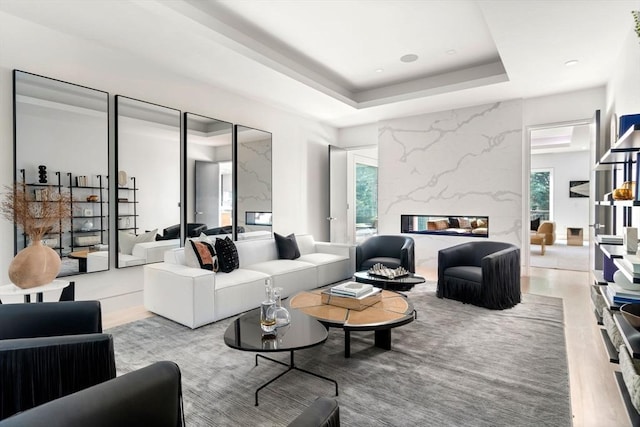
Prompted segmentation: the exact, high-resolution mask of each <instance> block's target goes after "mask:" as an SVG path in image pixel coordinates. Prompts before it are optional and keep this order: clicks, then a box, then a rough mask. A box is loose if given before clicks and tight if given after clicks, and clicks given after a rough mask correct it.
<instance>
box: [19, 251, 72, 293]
mask: <svg viewBox="0 0 640 427" xmlns="http://www.w3.org/2000/svg"><path fill="white" fill-rule="evenodd" d="M60 265H61V261H60V256H58V254H57V253H56V251H54V250H53V249H51V248H50V247H48V246H45V245H43V244H42V242H40V241H37V242H33V243H32V244H31V245H29V246H27V247H26V248H24V249H22V250H21V251H20V252H18V253H17V254H16V256H15V257H14V258H13V260H12V261H11V264H9V279H10V280H11V283H13V284H14V285H16V286H18V287H19V288H22V289H29V288H33V287H35V286H41V285H46V284H48V283H51V282H52V281H53V279H55V278H56V276H57V275H58V273H60Z"/></svg>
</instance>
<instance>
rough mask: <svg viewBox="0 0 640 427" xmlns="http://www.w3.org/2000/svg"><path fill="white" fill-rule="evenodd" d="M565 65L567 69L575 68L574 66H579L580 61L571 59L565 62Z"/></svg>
mask: <svg viewBox="0 0 640 427" xmlns="http://www.w3.org/2000/svg"><path fill="white" fill-rule="evenodd" d="M564 65H565V66H566V67H573V66H574V65H578V60H577V59H570V60H568V61H567V62H565V63H564Z"/></svg>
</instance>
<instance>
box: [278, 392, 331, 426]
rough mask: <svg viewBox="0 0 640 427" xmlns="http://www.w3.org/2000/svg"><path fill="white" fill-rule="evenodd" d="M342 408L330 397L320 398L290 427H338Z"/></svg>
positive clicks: (290, 424)
mask: <svg viewBox="0 0 640 427" xmlns="http://www.w3.org/2000/svg"><path fill="white" fill-rule="evenodd" d="M339 425H340V407H339V406H338V401H337V400H335V399H332V398H330V397H319V398H317V399H316V400H315V401H314V402H313V403H312V404H311V406H309V407H308V408H307V409H305V410H304V412H303V413H301V414H300V415H298V417H297V418H296V419H295V420H293V421H292V422H291V423H289V427H338V426H339Z"/></svg>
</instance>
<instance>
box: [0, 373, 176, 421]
mask: <svg viewBox="0 0 640 427" xmlns="http://www.w3.org/2000/svg"><path fill="white" fill-rule="evenodd" d="M183 425H184V416H183V408H182V388H181V376H180V368H179V367H178V365H176V364H175V363H173V362H166V361H165V362H156V363H154V364H152V365H149V366H147V367H145V368H142V369H138V370H136V371H133V372H129V373H127V374H124V375H121V376H119V377H117V378H114V379H111V380H109V381H106V382H103V383H101V384H98V385H94V386H92V387H89V388H87V389H85V390H82V391H78V392H77V393H73V394H71V395H69V396H65V397H61V398H59V399H56V400H53V401H51V402H48V403H45V404H43V405H40V406H38V407H36V408H33V409H30V410H28V411H25V412H22V413H20V414H17V415H14V416H13V417H10V418H7V419H6V420H4V421H3V422H0V426H1V427H14V426H15V427H18V426H21V427H24V426H31V427H58V426H60V427H62V426H64V427H86V426H92V427H116V426H118V427H120V426H154V427H180V426H183Z"/></svg>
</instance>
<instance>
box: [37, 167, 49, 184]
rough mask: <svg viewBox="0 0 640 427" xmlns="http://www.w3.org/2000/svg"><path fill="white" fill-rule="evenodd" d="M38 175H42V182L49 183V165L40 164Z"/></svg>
mask: <svg viewBox="0 0 640 427" xmlns="http://www.w3.org/2000/svg"><path fill="white" fill-rule="evenodd" d="M38 176H39V177H40V181H39V182H40V184H46V183H47V167H46V166H45V165H40V166H38Z"/></svg>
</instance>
